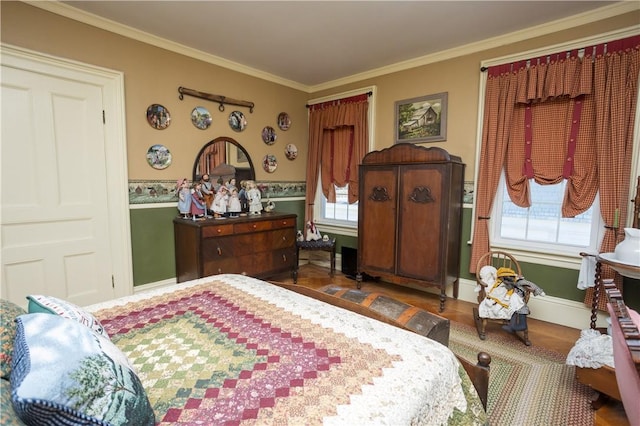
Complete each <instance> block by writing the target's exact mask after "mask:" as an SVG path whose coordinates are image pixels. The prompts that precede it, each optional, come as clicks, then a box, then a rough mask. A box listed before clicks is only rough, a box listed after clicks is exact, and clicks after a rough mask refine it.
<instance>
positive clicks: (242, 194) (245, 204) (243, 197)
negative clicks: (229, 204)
mask: <svg viewBox="0 0 640 426" xmlns="http://www.w3.org/2000/svg"><path fill="white" fill-rule="evenodd" d="M238 198H239V199H240V210H241V211H243V212H248V211H249V200H247V181H246V180H241V181H240V191H238Z"/></svg>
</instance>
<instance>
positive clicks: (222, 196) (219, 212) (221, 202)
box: [211, 185, 229, 218]
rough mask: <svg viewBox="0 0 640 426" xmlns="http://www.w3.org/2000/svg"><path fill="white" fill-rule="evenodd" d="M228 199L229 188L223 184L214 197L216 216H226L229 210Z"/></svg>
mask: <svg viewBox="0 0 640 426" xmlns="http://www.w3.org/2000/svg"><path fill="white" fill-rule="evenodd" d="M228 200H229V190H228V189H227V187H226V186H224V185H222V186H220V188H218V192H216V196H215V197H214V198H213V204H212V205H211V209H212V210H213V215H214V216H215V217H217V218H220V217H223V216H224V214H225V213H226V212H227V204H228Z"/></svg>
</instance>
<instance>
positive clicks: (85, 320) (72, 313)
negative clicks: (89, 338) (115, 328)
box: [27, 294, 109, 338]
mask: <svg viewBox="0 0 640 426" xmlns="http://www.w3.org/2000/svg"><path fill="white" fill-rule="evenodd" d="M27 300H29V313H30V314H33V313H36V312H42V313H45V314H54V315H60V316H61V317H65V318H69V319H72V320H75V321H77V322H79V323H80V324H83V325H85V326H87V327H89V328H90V329H92V330H93V331H95V332H96V333H98V334H101V335H103V336H104V337H106V338H109V335H108V334H107V332H106V331H105V329H104V327H103V326H102V324H100V321H98V320H97V319H96V318H95V317H94V316H93V315H91V314H90V313H89V312H86V311H85V310H83V309H82V308H81V307H79V306H77V305H74V304H73V303H71V302H67V301H65V300H61V299H58V298H57V297H53V296H42V295H39V294H36V295H31V296H27Z"/></svg>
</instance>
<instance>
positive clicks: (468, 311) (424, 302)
mask: <svg viewBox="0 0 640 426" xmlns="http://www.w3.org/2000/svg"><path fill="white" fill-rule="evenodd" d="M269 281H278V282H283V283H293V279H292V277H291V274H290V273H288V272H287V273H283V274H280V275H277V276H275V277H271V278H270V279H269ZM329 284H333V285H338V286H341V287H347V288H349V287H352V288H356V282H355V280H352V279H350V278H348V277H347V276H345V275H343V274H342V273H340V272H338V271H336V272H335V274H334V276H333V277H331V276H330V275H329V269H328V268H323V267H320V266H317V265H313V264H303V265H300V269H299V271H298V285H301V286H305V287H309V288H313V289H318V288H320V287H323V286H326V285H329ZM362 290H364V291H369V292H378V293H382V294H385V295H387V296H389V297H393V298H395V299H397V300H401V301H403V302H405V303H409V304H411V305H414V306H417V307H420V308H422V309H425V310H427V311H429V312H434V313H437V314H438V315H441V316H443V317H445V318H448V319H449V320H450V321H455V322H458V323H462V324H467V325H469V326H472V327H475V325H474V321H473V313H472V312H473V307H474V306H475V305H474V304H473V303H470V302H465V301H462V300H456V299H451V298H448V299H447V301H446V305H445V311H444V312H441V313H439V312H438V309H439V306H440V301H439V298H438V297H439V295H438V294H437V293H436V292H435V289H434V292H433V293H430V292H422V291H419V290H414V289H411V288H406V287H401V286H398V285H395V284H388V283H384V282H374V281H365V282H363V283H362ZM527 321H528V325H529V339H530V340H531V343H532V345H533V346H539V347H543V348H546V349H549V350H552V351H555V352H559V353H561V354H564V355H567V354H568V353H569V351H570V350H571V348H572V347H573V345H574V343H575V342H576V340H578V338H579V337H580V330H577V329H575V328H571V327H563V326H561V325H558V324H553V323H550V322H546V321H540V320H536V319H528V320H527ZM491 333H505V331H503V330H502V329H501V328H500V324H497V323H489V324H488V325H487V334H491ZM514 344H522V343H521V342H520V341H519V340H518V339H516V338H515V337H514ZM628 424H629V422H628V420H627V417H626V415H625V412H624V408H623V406H622V403H620V402H619V401H616V400H613V399H610V400H608V401H607V403H606V404H605V405H604V406H603V407H601V408H600V409H599V410H597V411H596V416H595V423H594V425H595V426H609V425H616V426H625V425H628Z"/></svg>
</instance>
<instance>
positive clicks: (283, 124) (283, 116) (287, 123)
mask: <svg viewBox="0 0 640 426" xmlns="http://www.w3.org/2000/svg"><path fill="white" fill-rule="evenodd" d="M278 127H279V128H280V130H289V127H291V119H290V118H289V114H287V113H286V112H281V113H280V114H278Z"/></svg>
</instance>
